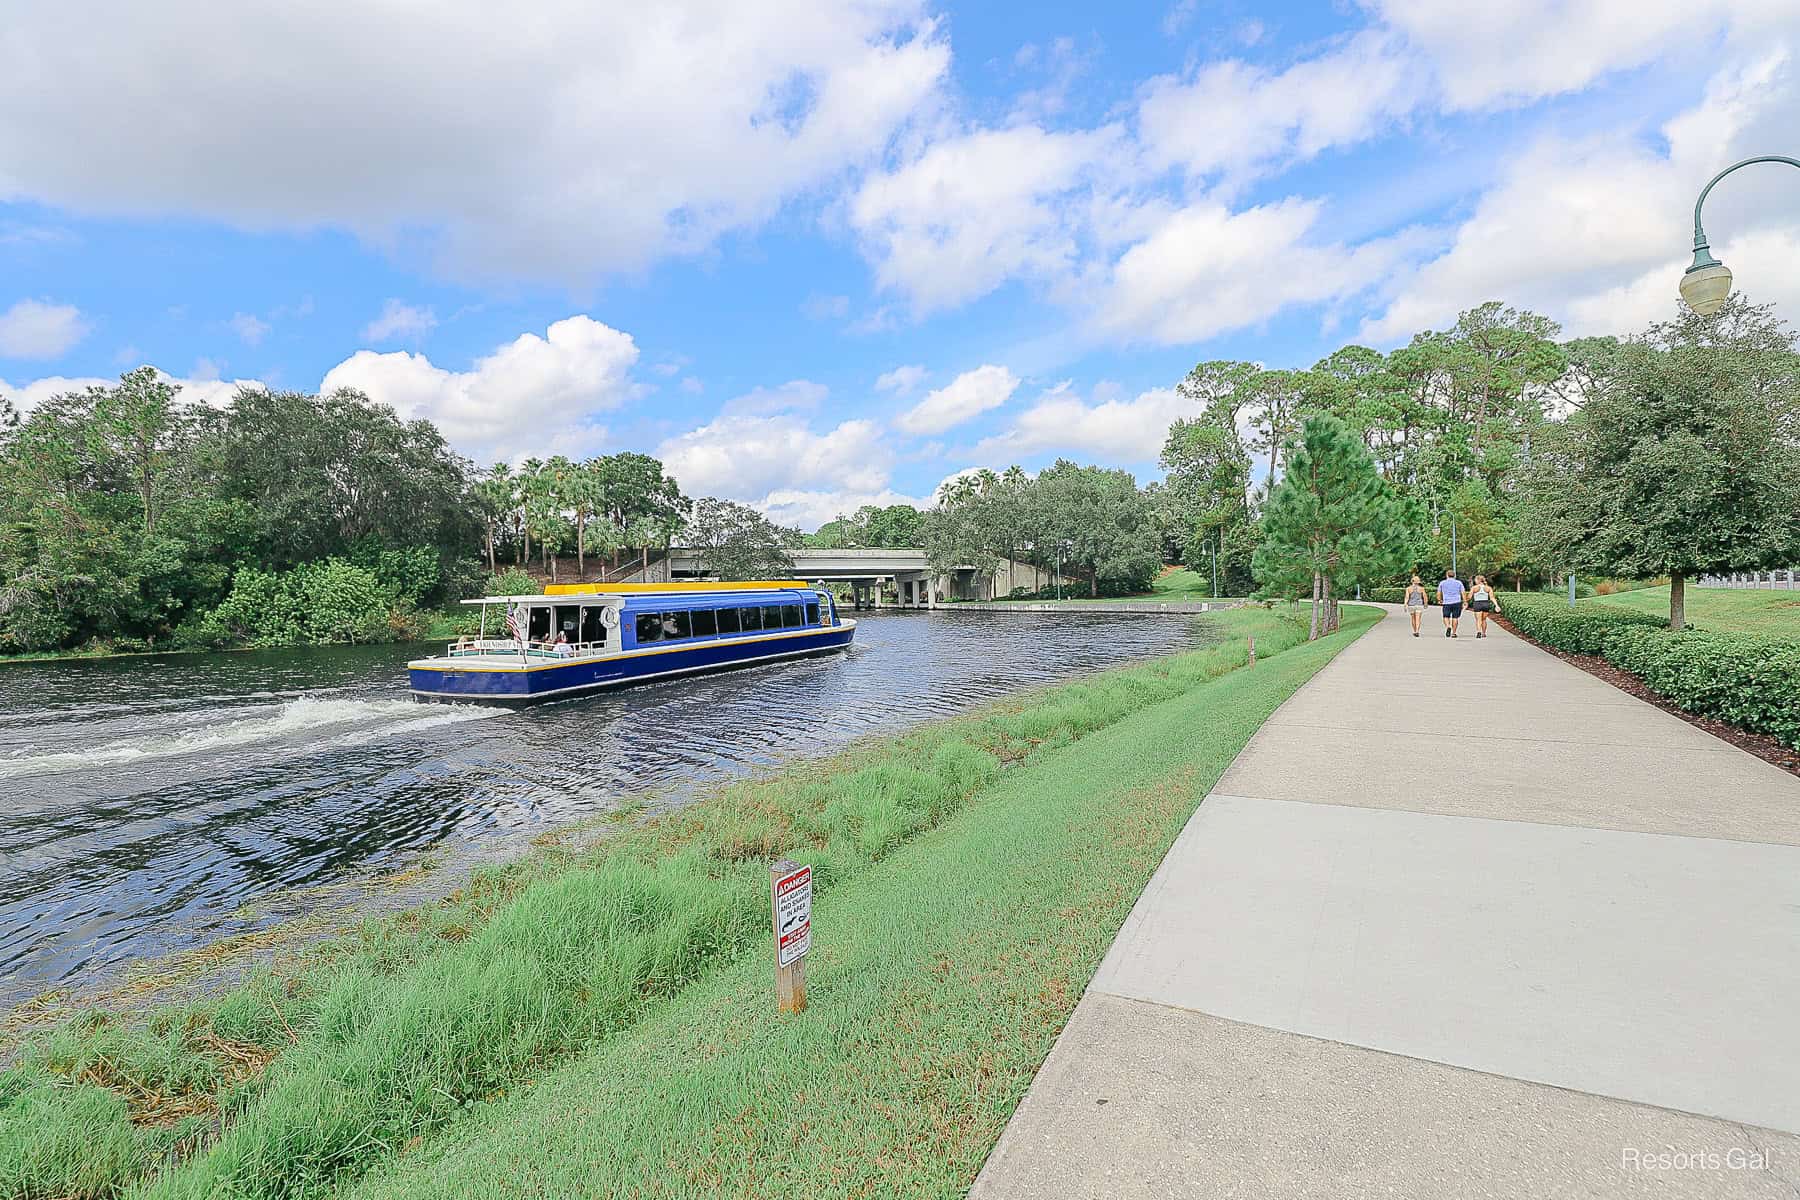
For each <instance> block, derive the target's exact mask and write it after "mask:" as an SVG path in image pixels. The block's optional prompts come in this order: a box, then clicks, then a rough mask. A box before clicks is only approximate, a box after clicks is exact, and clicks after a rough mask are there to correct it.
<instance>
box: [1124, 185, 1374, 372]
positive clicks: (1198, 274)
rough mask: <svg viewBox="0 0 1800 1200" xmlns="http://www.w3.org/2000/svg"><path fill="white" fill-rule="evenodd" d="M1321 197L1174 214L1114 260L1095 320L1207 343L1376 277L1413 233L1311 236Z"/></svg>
mask: <svg viewBox="0 0 1800 1200" xmlns="http://www.w3.org/2000/svg"><path fill="white" fill-rule="evenodd" d="M1319 213H1320V205H1319V203H1318V202H1317V201H1303V200H1293V199H1290V200H1284V201H1281V202H1280V203H1278V204H1270V205H1258V206H1257V207H1254V208H1249V209H1245V210H1243V211H1241V212H1232V211H1230V210H1229V209H1227V208H1226V207H1225V206H1224V205H1222V204H1208V203H1201V204H1195V205H1192V206H1190V207H1188V208H1184V209H1181V210H1179V211H1177V212H1174V213H1171V214H1170V215H1169V216H1168V218H1167V219H1166V220H1165V221H1163V223H1162V224H1161V225H1160V226H1159V227H1158V228H1157V229H1156V230H1155V231H1154V232H1152V233H1151V234H1150V235H1149V236H1148V237H1146V238H1145V239H1144V240H1143V241H1141V242H1139V243H1137V244H1136V245H1134V246H1132V247H1131V248H1130V249H1129V250H1127V251H1126V252H1125V253H1124V254H1123V255H1121V256H1120V258H1119V261H1118V262H1117V263H1116V264H1115V265H1114V267H1113V268H1112V272H1111V278H1110V280H1109V281H1108V284H1107V287H1106V288H1105V290H1104V292H1103V293H1102V295H1101V298H1100V301H1099V303H1098V311H1097V314H1096V318H1095V319H1096V321H1097V323H1098V324H1099V325H1100V327H1101V328H1103V329H1105V330H1107V331H1109V332H1111V333H1112V334H1114V335H1115V336H1117V337H1119V338H1122V339H1124V340H1150V341H1157V342H1163V343H1169V344H1175V343H1182V342H1197V341H1203V340H1205V339H1206V338H1209V337H1212V336H1214V335H1216V334H1219V333H1223V332H1226V331H1228V330H1232V329H1242V328H1244V327H1246V326H1249V325H1255V324H1257V323H1259V322H1261V321H1265V320H1267V319H1269V318H1270V317H1272V316H1274V315H1275V314H1276V313H1278V312H1280V311H1281V310H1282V309H1284V308H1287V307H1289V306H1290V305H1296V304H1316V303H1320V302H1325V301H1333V300H1339V299H1342V298H1344V297H1346V296H1349V295H1353V294H1355V293H1357V292H1359V291H1362V290H1363V289H1365V288H1368V287H1370V286H1371V285H1373V284H1374V283H1376V282H1377V281H1378V280H1379V279H1380V277H1381V275H1382V273H1383V272H1384V271H1386V270H1387V269H1389V268H1390V267H1391V266H1392V265H1393V264H1394V263H1395V261H1396V260H1397V257H1398V255H1399V253H1400V252H1401V250H1402V249H1403V248H1404V246H1405V245H1406V243H1407V240H1408V239H1406V238H1399V239H1388V240H1380V241H1373V242H1366V243H1364V244H1363V245H1361V246H1356V247H1347V246H1341V245H1319V244H1315V243H1313V242H1311V241H1309V240H1308V239H1309V235H1310V234H1311V233H1312V231H1313V227H1314V226H1315V225H1316V224H1317V223H1318V219H1319Z"/></svg>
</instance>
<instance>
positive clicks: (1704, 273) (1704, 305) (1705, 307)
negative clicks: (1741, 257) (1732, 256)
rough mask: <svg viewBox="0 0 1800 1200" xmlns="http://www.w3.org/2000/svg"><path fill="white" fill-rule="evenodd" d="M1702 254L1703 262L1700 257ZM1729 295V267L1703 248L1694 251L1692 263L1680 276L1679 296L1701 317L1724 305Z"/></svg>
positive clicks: (1711, 313)
mask: <svg viewBox="0 0 1800 1200" xmlns="http://www.w3.org/2000/svg"><path fill="white" fill-rule="evenodd" d="M1703 256H1704V258H1705V260H1706V261H1704V262H1702V261H1701V258H1702V257H1703ZM1729 295H1731V268H1729V267H1727V266H1726V265H1725V264H1724V263H1722V262H1719V261H1718V260H1717V259H1715V258H1713V256H1712V255H1710V254H1707V253H1706V252H1705V251H1704V250H1696V251H1695V252H1694V265H1693V266H1691V267H1689V268H1688V269H1687V273H1686V274H1685V275H1683V276H1682V277H1681V298H1682V300H1684V301H1685V302H1686V303H1687V306H1688V307H1689V308H1691V309H1693V310H1694V311H1695V312H1697V313H1699V314H1700V315H1701V316H1703V317H1710V316H1712V315H1713V314H1714V313H1716V312H1718V311H1719V310H1720V309H1721V308H1724V307H1725V298H1726V297H1727V296H1729Z"/></svg>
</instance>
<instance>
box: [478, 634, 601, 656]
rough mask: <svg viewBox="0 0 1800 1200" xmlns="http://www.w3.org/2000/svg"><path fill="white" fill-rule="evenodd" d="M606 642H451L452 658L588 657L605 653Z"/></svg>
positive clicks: (504, 639) (494, 639) (479, 639)
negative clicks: (485, 655)
mask: <svg viewBox="0 0 1800 1200" xmlns="http://www.w3.org/2000/svg"><path fill="white" fill-rule="evenodd" d="M607 649H608V647H607V644H606V643H605V642H526V643H525V644H524V646H523V647H521V646H520V645H519V643H518V641H517V640H515V639H513V638H472V637H461V638H458V639H456V641H454V642H452V643H451V644H450V653H449V656H450V657H451V658H467V657H472V656H474V655H478V654H521V653H522V654H523V655H524V656H525V657H526V658H542V659H561V658H588V657H590V656H592V655H596V654H605V653H606V651H607Z"/></svg>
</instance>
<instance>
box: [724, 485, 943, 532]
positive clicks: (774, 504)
mask: <svg viewBox="0 0 1800 1200" xmlns="http://www.w3.org/2000/svg"><path fill="white" fill-rule="evenodd" d="M865 504H874V505H877V506H879V507H881V508H887V507H888V506H889V505H893V504H910V505H912V506H913V507H914V508H929V507H930V501H929V500H927V499H923V498H921V497H918V496H908V495H906V494H904V493H902V492H896V491H894V490H893V489H891V488H883V489H882V490H881V491H879V492H856V491H810V492H808V491H792V490H787V491H775V492H770V493H769V494H768V495H767V496H765V497H763V498H762V500H761V501H760V502H759V503H758V504H757V507H758V508H760V509H761V510H762V511H763V512H764V513H766V514H768V517H769V519H770V520H771V521H774V522H775V523H776V524H778V525H794V526H798V527H799V528H801V529H803V530H805V531H806V532H808V533H811V532H812V531H813V530H815V529H817V528H818V527H819V526H821V525H823V524H825V522H827V521H833V520H836V519H837V517H838V515H839V514H840V513H841V514H843V515H845V516H848V515H849V514H850V513H853V512H855V511H856V510H857V509H859V508H861V507H862V506H863V505H865Z"/></svg>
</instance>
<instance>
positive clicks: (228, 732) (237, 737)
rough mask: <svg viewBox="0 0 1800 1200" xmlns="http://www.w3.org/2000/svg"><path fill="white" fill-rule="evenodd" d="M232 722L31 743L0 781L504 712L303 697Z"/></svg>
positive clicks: (5, 761) (2, 761)
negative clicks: (68, 745) (101, 739)
mask: <svg viewBox="0 0 1800 1200" xmlns="http://www.w3.org/2000/svg"><path fill="white" fill-rule="evenodd" d="M236 711H237V712H238V713H240V714H245V715H239V716H235V717H233V719H230V720H224V721H214V723H212V724H210V725H207V726H206V727H204V728H200V729H195V728H185V729H183V730H181V731H180V732H171V731H169V730H162V731H159V732H155V733H147V734H142V735H140V736H137V737H129V738H121V739H119V740H118V741H113V742H105V743H102V744H100V745H98V746H93V747H91V748H88V749H83V750H77V751H60V752H56V753H51V754H33V753H32V751H31V748H30V747H27V748H25V749H22V750H19V751H16V752H15V753H14V754H13V755H11V756H10V757H5V756H0V779H18V778H22V777H24V776H29V775H54V774H57V773H59V772H62V771H75V770H92V769H94V768H96V767H119V766H129V765H131V764H134V763H139V762H145V761H151V760H156V759H164V758H178V757H182V756H184V755H190V754H208V753H218V752H220V751H226V750H235V749H238V748H242V747H250V746H256V745H259V744H263V743H280V742H289V743H296V744H297V745H296V748H298V749H304V750H318V749H323V748H334V749H335V748H339V747H344V746H357V745H362V744H364V743H366V742H371V741H377V740H380V739H382V738H389V737H393V736H395V735H396V734H402V733H412V732H414V731H416V730H420V729H430V728H432V727H434V726H438V725H456V724H460V723H462V722H464V721H479V720H482V719H484V718H486V717H493V716H499V715H501V713H502V712H503V711H504V710H501V709H495V708H479V707H474V706H464V705H420V704H417V703H414V702H413V701H411V700H333V699H318V698H315V697H311V696H302V697H300V698H299V699H297V700H290V701H288V702H287V703H285V704H265V705H259V706H256V707H254V708H240V709H238V710H236Z"/></svg>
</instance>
